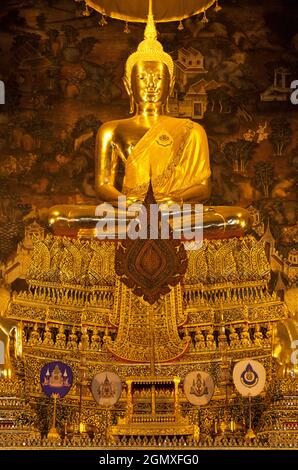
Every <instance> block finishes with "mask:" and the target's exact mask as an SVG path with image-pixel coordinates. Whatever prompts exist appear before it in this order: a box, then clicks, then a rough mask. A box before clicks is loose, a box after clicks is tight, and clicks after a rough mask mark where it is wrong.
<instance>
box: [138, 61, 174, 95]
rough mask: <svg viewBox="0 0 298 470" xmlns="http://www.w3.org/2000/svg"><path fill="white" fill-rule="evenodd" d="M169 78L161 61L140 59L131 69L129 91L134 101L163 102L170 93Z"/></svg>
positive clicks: (166, 68) (167, 71)
mask: <svg viewBox="0 0 298 470" xmlns="http://www.w3.org/2000/svg"><path fill="white" fill-rule="evenodd" d="M170 87H171V78H170V74H169V70H168V67H167V66H166V64H164V63H163V62H158V61H140V62H137V63H136V64H135V65H134V67H133V69H132V71H131V92H132V94H133V97H134V100H135V103H137V104H143V103H152V104H153V103H155V104H164V103H165V102H166V99H167V97H168V96H169V94H170Z"/></svg>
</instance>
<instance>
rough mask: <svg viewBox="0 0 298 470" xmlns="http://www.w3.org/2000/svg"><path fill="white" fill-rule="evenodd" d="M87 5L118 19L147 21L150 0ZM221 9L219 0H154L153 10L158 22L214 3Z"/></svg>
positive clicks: (92, 1)
mask: <svg viewBox="0 0 298 470" xmlns="http://www.w3.org/2000/svg"><path fill="white" fill-rule="evenodd" d="M85 2H86V5H88V6H90V7H91V8H93V9H94V10H96V11H98V12H99V13H101V14H102V15H106V16H109V17H111V18H115V19H118V20H123V21H129V22H137V23H145V22H146V21H147V16H148V7H149V0H85ZM214 3H215V4H216V7H215V9H217V10H219V9H221V8H220V7H219V5H218V0H153V2H152V10H153V15H154V19H155V21H156V22H168V21H181V20H183V19H185V18H189V17H190V16H193V15H197V14H199V13H202V12H205V11H206V10H207V9H208V8H210V7H211V6H212V5H213V4H214Z"/></svg>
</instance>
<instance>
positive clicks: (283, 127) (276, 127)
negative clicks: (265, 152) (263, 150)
mask: <svg viewBox="0 0 298 470" xmlns="http://www.w3.org/2000/svg"><path fill="white" fill-rule="evenodd" d="M270 127H271V133H270V134H269V137H268V138H269V140H270V142H271V144H272V146H273V148H274V151H275V155H276V156H278V157H281V156H282V154H283V151H284V150H285V148H286V147H287V146H288V145H289V144H290V143H291V137H292V129H291V126H290V123H289V121H288V120H287V119H286V118H285V117H282V116H280V117H277V118H274V119H272V120H271V121H270Z"/></svg>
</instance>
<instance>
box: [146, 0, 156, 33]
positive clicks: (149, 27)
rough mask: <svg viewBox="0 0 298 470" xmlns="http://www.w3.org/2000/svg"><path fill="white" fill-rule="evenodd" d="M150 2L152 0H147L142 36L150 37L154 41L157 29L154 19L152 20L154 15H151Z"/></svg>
mask: <svg viewBox="0 0 298 470" xmlns="http://www.w3.org/2000/svg"><path fill="white" fill-rule="evenodd" d="M152 2H153V0H149V7H148V16H147V24H146V28H145V33H144V38H145V39H150V40H152V41H156V40H157V31H156V27H155V21H154V16H153V8H152Z"/></svg>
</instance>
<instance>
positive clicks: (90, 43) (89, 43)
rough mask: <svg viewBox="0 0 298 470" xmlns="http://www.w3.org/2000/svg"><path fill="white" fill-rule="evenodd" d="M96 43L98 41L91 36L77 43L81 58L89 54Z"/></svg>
mask: <svg viewBox="0 0 298 470" xmlns="http://www.w3.org/2000/svg"><path fill="white" fill-rule="evenodd" d="M97 42H98V40H97V39H95V38H94V37H92V36H88V37H86V38H83V39H82V40H81V41H80V43H79V49H80V52H81V56H82V57H86V56H87V55H88V54H90V53H91V52H92V49H93V47H94V46H95V44H96V43H97Z"/></svg>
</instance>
